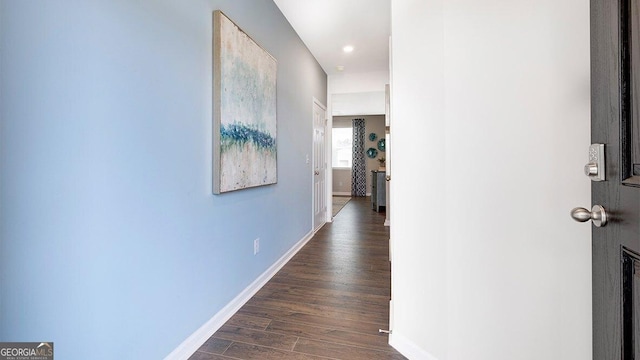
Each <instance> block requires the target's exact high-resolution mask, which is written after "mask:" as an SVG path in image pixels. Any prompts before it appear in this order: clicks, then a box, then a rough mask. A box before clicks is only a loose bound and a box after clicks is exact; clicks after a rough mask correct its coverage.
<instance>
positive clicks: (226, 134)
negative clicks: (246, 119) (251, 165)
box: [220, 123, 276, 152]
mask: <svg viewBox="0 0 640 360" xmlns="http://www.w3.org/2000/svg"><path fill="white" fill-rule="evenodd" d="M220 141H221V143H222V145H223V146H224V147H226V149H224V150H223V152H224V151H229V148H231V147H233V146H236V147H239V148H243V147H244V146H245V144H246V143H247V142H251V143H252V144H253V145H254V146H255V147H256V148H257V149H259V150H263V151H271V152H275V151H276V139H275V138H274V137H272V136H271V135H270V134H269V133H267V132H265V131H260V130H258V129H255V128H252V127H250V126H247V125H244V124H240V123H234V124H231V125H228V126H224V125H223V126H221V127H220Z"/></svg>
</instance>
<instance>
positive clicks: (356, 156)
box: [351, 119, 367, 196]
mask: <svg viewBox="0 0 640 360" xmlns="http://www.w3.org/2000/svg"><path fill="white" fill-rule="evenodd" d="M352 153H353V163H352V169H351V196H367V172H366V163H365V159H364V119H353V151H352Z"/></svg>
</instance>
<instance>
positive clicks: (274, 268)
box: [164, 232, 315, 360]
mask: <svg viewBox="0 0 640 360" xmlns="http://www.w3.org/2000/svg"><path fill="white" fill-rule="evenodd" d="M313 235H315V233H314V232H309V233H308V234H306V235H305V236H304V237H303V238H302V239H301V240H300V241H298V242H297V243H296V244H295V245H293V247H291V249H289V251H287V252H286V253H285V254H284V255H282V257H280V259H278V261H276V262H275V263H274V264H273V265H271V266H270V267H269V268H268V269H267V270H266V271H265V272H263V273H262V274H261V275H260V276H259V277H258V278H257V279H255V280H254V281H253V282H252V283H251V284H250V285H249V286H247V287H246V288H245V289H244V290H242V292H241V293H240V294H238V296H236V297H235V298H234V299H233V300H231V302H229V303H228V304H227V305H226V306H225V307H223V308H222V310H220V311H218V313H216V314H215V315H213V317H212V318H211V319H209V321H207V322H206V323H205V324H204V325H202V326H201V327H200V328H199V329H198V330H196V331H195V332H194V333H193V334H191V335H190V336H189V337H188V338H187V339H186V340H184V341H183V342H182V344H180V345H178V347H177V348H175V349H174V350H173V351H172V352H171V353H170V354H169V355H167V357H165V358H164V360H184V359H188V358H189V357H190V356H191V355H193V354H194V353H195V352H196V350H198V349H199V348H200V346H202V344H204V342H205V341H207V340H208V339H209V338H210V337H211V336H212V335H213V334H214V333H215V332H216V331H218V329H220V327H222V325H224V323H225V322H227V320H229V319H230V318H231V317H232V316H233V315H234V314H235V313H236V312H237V311H238V310H240V308H241V307H242V305H244V304H245V303H246V302H247V301H249V299H251V297H252V296H253V295H255V294H256V293H257V292H258V290H260V289H261V288H262V287H263V286H264V285H265V284H266V283H267V282H268V281H269V280H271V278H272V277H273V276H274V275H275V274H276V273H277V272H278V271H280V269H281V268H282V267H283V266H284V265H285V264H286V263H287V262H289V260H291V258H292V257H293V256H294V255H295V254H296V253H297V252H298V251H300V249H302V247H303V246H305V245H306V244H307V242H309V240H311V238H312V237H313Z"/></svg>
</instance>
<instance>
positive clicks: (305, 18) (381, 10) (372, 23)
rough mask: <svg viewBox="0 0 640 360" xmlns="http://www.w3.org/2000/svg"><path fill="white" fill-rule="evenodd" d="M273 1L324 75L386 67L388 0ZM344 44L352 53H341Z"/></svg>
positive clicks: (389, 26)
mask: <svg viewBox="0 0 640 360" xmlns="http://www.w3.org/2000/svg"><path fill="white" fill-rule="evenodd" d="M274 2H275V3H276V5H277V6H278V7H279V8H280V11H282V13H283V14H284V16H285V17H286V18H287V20H289V23H290V24H291V26H293V28H294V29H295V31H296V32H297V33H298V35H299V36H300V38H301V39H302V41H303V42H304V43H305V44H306V45H307V47H308V48H309V50H310V51H311V53H312V54H313V55H314V56H315V57H316V59H317V60H318V62H319V63H320V66H322V68H323V69H324V71H325V72H326V73H327V75H333V74H339V73H358V72H370V71H388V70H389V35H391V13H390V12H391V3H390V0H274ZM345 45H352V46H353V47H354V50H353V52H352V53H349V54H347V53H344V52H343V51H342V48H343V47H344V46H345ZM338 65H342V66H344V70H343V71H338V70H337V69H336V66H338Z"/></svg>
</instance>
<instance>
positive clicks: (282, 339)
mask: <svg viewBox="0 0 640 360" xmlns="http://www.w3.org/2000/svg"><path fill="white" fill-rule="evenodd" d="M384 218H385V214H384V213H377V212H375V211H373V210H371V203H370V201H369V198H353V199H352V200H351V201H349V202H348V203H347V205H345V207H344V208H343V209H342V210H341V211H340V213H339V214H338V215H337V216H336V217H335V218H334V220H333V223H329V224H326V225H325V226H324V227H323V228H322V229H320V230H319V231H318V233H316V235H315V236H314V237H313V239H311V240H310V241H309V243H307V245H305V247H304V248H302V250H300V252H298V254H296V255H295V256H294V257H293V258H292V259H291V261H289V263H287V264H286V265H285V266H284V267H283V268H282V269H281V270H280V271H279V272H278V273H277V274H276V275H275V276H274V277H273V278H272V279H271V280H270V281H269V282H268V283H267V284H266V285H265V286H264V287H263V288H262V289H261V290H260V291H259V292H258V293H257V294H256V295H255V296H254V297H252V298H251V299H250V300H249V301H248V302H247V303H246V304H245V305H244V306H243V307H242V308H241V309H240V310H239V311H238V312H237V313H236V314H235V315H234V316H233V317H232V318H231V319H229V321H228V322H227V323H226V324H224V326H222V328H220V329H219V330H218V331H217V332H216V333H215V334H214V335H213V336H212V337H211V338H210V339H209V340H207V342H206V343H205V344H204V345H202V347H200V349H198V351H197V352H196V353H195V354H193V356H191V357H190V358H189V359H190V360H223V359H226V360H229V359H236V360H238V359H239V360H244V359H248V360H249V359H260V360H271V359H278V360H289V359H291V360H307V359H334V360H341V359H344V360H360V359H362V360H365V359H366V360H375V359H381V360H382V359H406V358H405V357H404V356H402V355H401V354H400V353H398V352H397V351H395V350H394V349H393V348H392V347H391V346H389V345H388V336H387V335H386V334H380V333H379V332H378V329H387V328H388V327H389V297H390V293H391V269H390V264H389V228H387V227H385V226H384V225H383V223H384Z"/></svg>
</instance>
